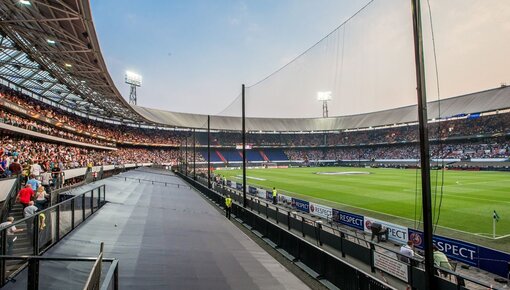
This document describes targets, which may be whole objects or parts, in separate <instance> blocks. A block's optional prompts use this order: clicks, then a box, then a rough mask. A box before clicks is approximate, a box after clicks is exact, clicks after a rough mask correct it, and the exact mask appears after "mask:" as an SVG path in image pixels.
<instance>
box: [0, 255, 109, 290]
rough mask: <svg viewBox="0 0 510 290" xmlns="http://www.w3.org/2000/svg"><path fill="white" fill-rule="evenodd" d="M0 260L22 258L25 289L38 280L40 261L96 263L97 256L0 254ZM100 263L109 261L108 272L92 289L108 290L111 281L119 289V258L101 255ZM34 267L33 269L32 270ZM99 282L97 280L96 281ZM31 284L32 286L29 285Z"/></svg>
mask: <svg viewBox="0 0 510 290" xmlns="http://www.w3.org/2000/svg"><path fill="white" fill-rule="evenodd" d="M102 255H103V253H101V256H102ZM0 260H8V261H13V260H22V261H24V263H25V264H27V265H28V267H29V271H28V282H27V289H34V287H33V286H34V285H36V284H37V281H38V280H39V271H38V269H39V265H40V263H39V262H40V261H58V262H87V263H95V264H96V263H97V262H98V260H99V257H42V256H7V255H0ZM101 261H102V263H109V264H110V266H109V267H108V268H109V269H108V272H107V273H106V275H105V276H104V279H103V280H102V285H100V287H97V288H94V289H101V290H109V289H112V288H110V287H109V286H110V284H111V283H112V282H113V289H115V290H117V289H119V281H118V280H119V279H118V277H119V274H118V273H119V260H118V259H114V258H104V257H101ZM34 268H35V271H34ZM98 282H99V281H98ZM31 286H32V287H31ZM35 289H37V288H35Z"/></svg>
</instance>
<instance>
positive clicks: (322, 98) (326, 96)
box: [317, 92, 331, 118]
mask: <svg viewBox="0 0 510 290" xmlns="http://www.w3.org/2000/svg"><path fill="white" fill-rule="evenodd" d="M317 101H319V102H322V117H323V118H327V117H328V102H329V101H331V92H317Z"/></svg>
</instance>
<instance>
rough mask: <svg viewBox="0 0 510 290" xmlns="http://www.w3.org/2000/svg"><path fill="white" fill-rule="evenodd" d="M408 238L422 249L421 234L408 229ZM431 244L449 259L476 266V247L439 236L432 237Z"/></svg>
mask: <svg viewBox="0 0 510 290" xmlns="http://www.w3.org/2000/svg"><path fill="white" fill-rule="evenodd" d="M409 238H410V239H411V241H413V244H414V246H415V247H417V248H419V249H423V233H422V232H420V231H416V230H413V229H409ZM432 242H433V243H434V245H436V246H437V247H438V248H439V250H440V251H441V252H443V253H445V255H446V256H448V257H449V258H452V259H454V260H457V261H461V262H464V263H466V264H468V265H472V266H478V246H476V245H473V244H470V243H466V242H461V241H457V240H453V239H449V238H445V237H440V236H434V237H433V238H432Z"/></svg>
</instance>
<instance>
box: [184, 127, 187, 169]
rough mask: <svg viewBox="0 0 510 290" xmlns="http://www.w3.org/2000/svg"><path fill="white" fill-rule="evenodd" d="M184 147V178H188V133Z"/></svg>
mask: <svg viewBox="0 0 510 290" xmlns="http://www.w3.org/2000/svg"><path fill="white" fill-rule="evenodd" d="M184 144H185V145H184V146H186V147H185V148H186V153H185V158H186V159H185V160H186V166H185V167H184V170H185V172H186V176H188V133H186V139H185V140H184Z"/></svg>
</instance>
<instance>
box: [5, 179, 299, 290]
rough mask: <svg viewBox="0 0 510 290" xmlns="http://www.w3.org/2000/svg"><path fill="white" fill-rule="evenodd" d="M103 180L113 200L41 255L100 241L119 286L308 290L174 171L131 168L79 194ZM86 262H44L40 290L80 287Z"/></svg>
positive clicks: (72, 252) (82, 249)
mask: <svg viewBox="0 0 510 290" xmlns="http://www.w3.org/2000/svg"><path fill="white" fill-rule="evenodd" d="M124 176H126V177H131V178H141V179H147V180H157V181H162V182H168V185H167V186H165V184H156V183H155V184H151V183H149V182H141V183H139V182H138V181H137V180H135V179H129V178H128V179H127V180H125V179H124V178H123V177H124ZM101 183H104V184H106V199H107V200H108V201H109V202H110V203H108V204H107V205H105V206H104V207H103V208H102V209H101V210H100V211H99V212H97V213H96V214H95V215H94V216H92V217H91V218H90V219H89V220H88V221H86V222H85V223H84V224H83V225H81V226H80V227H79V228H78V229H76V230H75V231H74V232H72V233H71V234H70V235H69V236H67V237H66V238H65V239H64V240H62V241H61V242H60V243H59V244H58V245H56V246H55V247H53V248H52V249H51V250H50V251H49V252H48V253H47V254H46V256H97V253H98V250H99V244H100V242H101V241H103V242H104V243H105V258H118V259H119V271H120V272H119V274H120V279H119V280H120V289H243V290H248V289H308V287H307V286H306V285H305V284H304V283H303V282H301V280H299V279H298V278H297V277H296V276H294V275H293V274H292V273H290V272H289V271H288V270H287V269H286V268H285V267H283V266H282V265H281V264H279V263H278V262H277V261H276V260H275V259H274V258H273V257H271V256H270V255H269V254H268V253H266V252H265V251H264V250H263V249H262V248H260V247H259V246H258V245H257V244H256V243H255V242H253V241H252V240H251V239H250V238H249V237H248V236H246V235H245V234H244V233H243V232H242V231H241V230H239V229H238V228H237V227H236V226H234V225H233V224H232V223H231V222H230V221H228V220H227V219H226V218H225V217H224V216H223V215H222V214H221V213H220V212H218V211H217V210H216V209H215V208H213V206H212V205H210V204H209V203H207V202H206V201H205V200H204V199H203V198H202V197H201V196H200V195H199V194H198V193H197V192H196V191H194V190H191V189H190V188H189V187H188V186H187V185H185V183H184V182H183V181H182V180H180V179H179V178H176V177H175V176H174V175H172V174H168V175H155V174H150V173H146V172H144V171H142V170H135V171H131V172H127V173H124V174H122V175H120V176H118V177H114V178H109V179H106V180H103V181H100V182H96V183H95V184H89V185H87V186H84V187H83V188H82V190H80V189H78V190H76V191H77V192H81V191H84V190H86V188H91V187H95V186H97V185H99V184H101ZM171 183H173V184H171ZM175 184H180V186H179V188H177V185H175ZM90 267H91V265H89V266H83V265H79V264H78V263H69V264H68V265H64V264H63V263H48V262H47V263H42V264H41V274H40V275H41V276H40V277H41V278H40V289H81V287H83V284H82V282H83V281H84V280H85V279H86V276H87V275H88V271H89V269H90ZM106 270H107V269H106ZM106 270H105V271H106ZM105 271H103V272H105ZM20 280H21V281H19V283H14V284H13V283H10V284H8V285H9V287H8V289H15V288H18V287H14V288H13V286H15V285H16V284H18V286H21V285H22V284H23V282H22V280H23V278H22V277H20ZM25 289H26V288H25Z"/></svg>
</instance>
